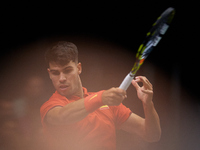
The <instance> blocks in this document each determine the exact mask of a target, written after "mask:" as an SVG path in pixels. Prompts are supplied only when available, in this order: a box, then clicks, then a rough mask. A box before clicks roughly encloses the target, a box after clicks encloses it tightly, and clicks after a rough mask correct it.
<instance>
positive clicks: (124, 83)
mask: <svg viewBox="0 0 200 150" xmlns="http://www.w3.org/2000/svg"><path fill="white" fill-rule="evenodd" d="M133 78H134V75H130V73H129V74H128V75H127V76H126V77H125V78H124V80H123V81H122V83H121V85H120V86H119V88H120V89H123V90H125V91H126V90H127V89H128V87H129V86H130V84H131V81H132V80H133Z"/></svg>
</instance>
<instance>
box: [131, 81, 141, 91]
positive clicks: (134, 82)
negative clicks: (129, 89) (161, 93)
mask: <svg viewBox="0 0 200 150" xmlns="http://www.w3.org/2000/svg"><path fill="white" fill-rule="evenodd" d="M131 83H132V85H133V86H134V87H135V88H136V90H138V89H139V88H140V86H139V85H138V83H137V82H136V81H135V80H134V79H133V80H132V81H131Z"/></svg>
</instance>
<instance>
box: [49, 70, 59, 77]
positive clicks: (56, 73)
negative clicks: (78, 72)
mask: <svg viewBox="0 0 200 150" xmlns="http://www.w3.org/2000/svg"><path fill="white" fill-rule="evenodd" d="M51 73H52V74H53V75H55V76H58V75H59V74H60V72H59V71H51Z"/></svg>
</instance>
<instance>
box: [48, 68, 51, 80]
mask: <svg viewBox="0 0 200 150" xmlns="http://www.w3.org/2000/svg"><path fill="white" fill-rule="evenodd" d="M47 72H48V73H49V78H50V79H51V73H50V69H49V68H47Z"/></svg>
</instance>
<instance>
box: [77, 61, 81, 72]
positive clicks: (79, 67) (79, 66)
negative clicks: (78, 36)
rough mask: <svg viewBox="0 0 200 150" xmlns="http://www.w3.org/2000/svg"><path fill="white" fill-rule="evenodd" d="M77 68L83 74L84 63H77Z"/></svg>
mask: <svg viewBox="0 0 200 150" xmlns="http://www.w3.org/2000/svg"><path fill="white" fill-rule="evenodd" d="M77 68H78V74H81V72H82V65H81V63H80V62H79V63H78V64H77Z"/></svg>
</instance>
